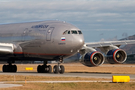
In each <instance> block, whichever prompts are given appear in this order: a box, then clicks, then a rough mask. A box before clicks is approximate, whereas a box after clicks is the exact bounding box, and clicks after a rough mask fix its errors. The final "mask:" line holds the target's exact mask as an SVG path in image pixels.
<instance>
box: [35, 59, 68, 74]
mask: <svg viewBox="0 0 135 90" xmlns="http://www.w3.org/2000/svg"><path fill="white" fill-rule="evenodd" d="M60 63H61V62H59V63H58V65H55V66H54V67H53V72H54V73H55V74H57V73H60V74H63V73H64V72H65V68H64V66H63V65H60ZM37 72H38V73H51V72H52V66H51V65H47V61H44V64H43V65H38V67H37Z"/></svg>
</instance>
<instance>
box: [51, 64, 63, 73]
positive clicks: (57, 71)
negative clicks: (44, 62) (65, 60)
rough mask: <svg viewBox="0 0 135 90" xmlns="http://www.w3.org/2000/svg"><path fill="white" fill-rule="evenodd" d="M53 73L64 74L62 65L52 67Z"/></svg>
mask: <svg viewBox="0 0 135 90" xmlns="http://www.w3.org/2000/svg"><path fill="white" fill-rule="evenodd" d="M53 72H54V73H55V74H57V73H60V74H63V73H64V72H65V68H64V66H63V65H60V66H59V65H55V66H54V67H53Z"/></svg>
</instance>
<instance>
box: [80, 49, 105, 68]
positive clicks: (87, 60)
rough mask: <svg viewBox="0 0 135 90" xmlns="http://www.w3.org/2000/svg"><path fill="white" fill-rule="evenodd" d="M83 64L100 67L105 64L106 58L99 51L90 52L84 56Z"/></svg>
mask: <svg viewBox="0 0 135 90" xmlns="http://www.w3.org/2000/svg"><path fill="white" fill-rule="evenodd" d="M81 63H82V64H84V65H86V66H89V67H93V66H99V65H101V64H103V63H104V56H103V55H102V54H101V53H100V52H98V51H94V52H88V53H86V54H85V55H83V56H82V58H81Z"/></svg>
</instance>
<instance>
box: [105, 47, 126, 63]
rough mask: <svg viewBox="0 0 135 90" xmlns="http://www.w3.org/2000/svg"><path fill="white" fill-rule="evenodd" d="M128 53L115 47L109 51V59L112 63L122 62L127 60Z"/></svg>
mask: <svg viewBox="0 0 135 90" xmlns="http://www.w3.org/2000/svg"><path fill="white" fill-rule="evenodd" d="M126 58H127V54H126V52H125V51H124V50H122V49H113V50H110V51H108V53H107V61H108V62H109V63H111V64H117V63H118V64H122V63H124V62H125V61H126Z"/></svg>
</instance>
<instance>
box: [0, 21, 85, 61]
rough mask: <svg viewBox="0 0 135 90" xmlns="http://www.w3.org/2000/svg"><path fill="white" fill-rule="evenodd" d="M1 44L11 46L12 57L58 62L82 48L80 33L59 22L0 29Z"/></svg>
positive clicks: (70, 25) (2, 27)
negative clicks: (12, 46)
mask: <svg viewBox="0 0 135 90" xmlns="http://www.w3.org/2000/svg"><path fill="white" fill-rule="evenodd" d="M0 43H13V44H14V57H18V56H19V55H22V56H21V57H32V58H34V57H35V58H42V59H45V60H57V59H58V58H59V57H63V58H65V57H68V56H71V55H73V54H75V53H76V52H77V51H78V50H79V49H81V47H82V46H83V44H84V38H83V34H82V32H81V30H80V29H79V28H77V27H75V26H73V25H72V24H69V23H66V22H62V21H41V22H30V23H19V24H7V25H0Z"/></svg>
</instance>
